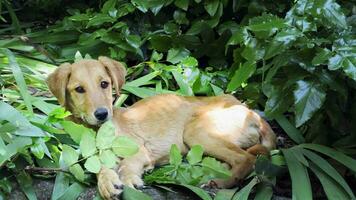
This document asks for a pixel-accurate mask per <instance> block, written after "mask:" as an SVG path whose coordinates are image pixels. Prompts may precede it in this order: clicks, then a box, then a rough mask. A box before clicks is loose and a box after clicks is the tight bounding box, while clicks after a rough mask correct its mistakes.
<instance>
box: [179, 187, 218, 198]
mask: <svg viewBox="0 0 356 200" xmlns="http://www.w3.org/2000/svg"><path fill="white" fill-rule="evenodd" d="M180 185H181V186H184V187H186V188H188V189H190V190H191V191H193V192H194V193H195V194H196V195H198V196H199V197H200V198H201V199H203V200H212V198H211V197H210V195H209V194H208V193H207V192H206V191H205V190H203V189H201V188H199V187H195V186H192V185H187V184H180Z"/></svg>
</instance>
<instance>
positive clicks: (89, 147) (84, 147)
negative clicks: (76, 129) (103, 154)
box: [80, 133, 96, 157]
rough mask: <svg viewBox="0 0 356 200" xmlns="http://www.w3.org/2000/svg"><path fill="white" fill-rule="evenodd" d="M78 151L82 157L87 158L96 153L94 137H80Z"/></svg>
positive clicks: (91, 135)
mask: <svg viewBox="0 0 356 200" xmlns="http://www.w3.org/2000/svg"><path fill="white" fill-rule="evenodd" d="M80 151H81V153H82V155H83V157H89V156H91V155H93V154H94V153H95V152H96V145H95V137H94V135H93V134H91V133H85V134H83V135H82V139H81V141H80Z"/></svg>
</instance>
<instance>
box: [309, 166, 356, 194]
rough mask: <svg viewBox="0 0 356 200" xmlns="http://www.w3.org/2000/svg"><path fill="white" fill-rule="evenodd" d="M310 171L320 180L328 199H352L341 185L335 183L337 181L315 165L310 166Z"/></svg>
mask: <svg viewBox="0 0 356 200" xmlns="http://www.w3.org/2000/svg"><path fill="white" fill-rule="evenodd" d="M310 169H311V170H312V171H313V172H314V174H315V175H316V176H317V177H318V179H319V180H320V182H321V185H322V186H323V188H324V192H325V194H326V196H327V197H328V199H350V196H349V195H348V194H347V192H346V191H345V190H344V189H343V188H342V187H340V185H339V184H338V183H337V182H335V180H334V179H333V178H331V177H330V176H329V175H328V174H327V173H325V172H324V171H323V170H321V169H320V168H319V167H317V166H316V165H314V164H310ZM353 199H355V198H353Z"/></svg>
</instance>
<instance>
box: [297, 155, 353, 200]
mask: <svg viewBox="0 0 356 200" xmlns="http://www.w3.org/2000/svg"><path fill="white" fill-rule="evenodd" d="M335 151H336V150H335ZM303 154H304V155H305V156H306V157H307V158H308V159H309V160H310V161H311V162H313V163H315V165H316V166H318V168H320V170H322V171H324V173H326V174H327V175H328V176H330V178H332V179H334V180H335V181H336V182H337V183H338V184H340V186H341V187H342V188H343V189H344V190H345V191H346V192H347V193H348V195H349V198H350V199H355V195H354V194H353V192H352V190H351V188H350V187H349V185H348V184H347V183H346V181H345V179H344V178H343V177H342V176H341V175H340V174H339V172H337V171H336V169H335V168H334V167H333V166H331V165H330V164H329V163H328V162H327V161H326V160H325V159H323V158H322V157H320V156H319V155H317V154H316V153H314V152H312V151H309V150H307V149H303ZM313 168H315V167H311V169H313ZM313 171H314V170H313ZM317 171H319V169H317ZM314 173H315V171H314ZM317 173H320V171H319V172H317ZM319 179H320V178H319ZM324 188H325V187H324ZM325 189H326V188H325ZM329 199H335V198H330V197H329Z"/></svg>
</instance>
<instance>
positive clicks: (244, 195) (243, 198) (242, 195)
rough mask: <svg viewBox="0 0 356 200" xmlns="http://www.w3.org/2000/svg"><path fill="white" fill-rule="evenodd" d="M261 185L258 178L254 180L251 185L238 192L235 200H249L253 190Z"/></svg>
mask: <svg viewBox="0 0 356 200" xmlns="http://www.w3.org/2000/svg"><path fill="white" fill-rule="evenodd" d="M257 183H259V180H258V178H257V177H255V178H253V179H252V180H251V181H250V183H249V184H247V185H246V186H245V187H244V188H242V189H241V190H240V191H238V192H237V193H236V194H235V195H234V197H233V200H247V199H248V196H249V195H250V193H251V190H252V188H253V187H254V186H255V185H256V184H257Z"/></svg>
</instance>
